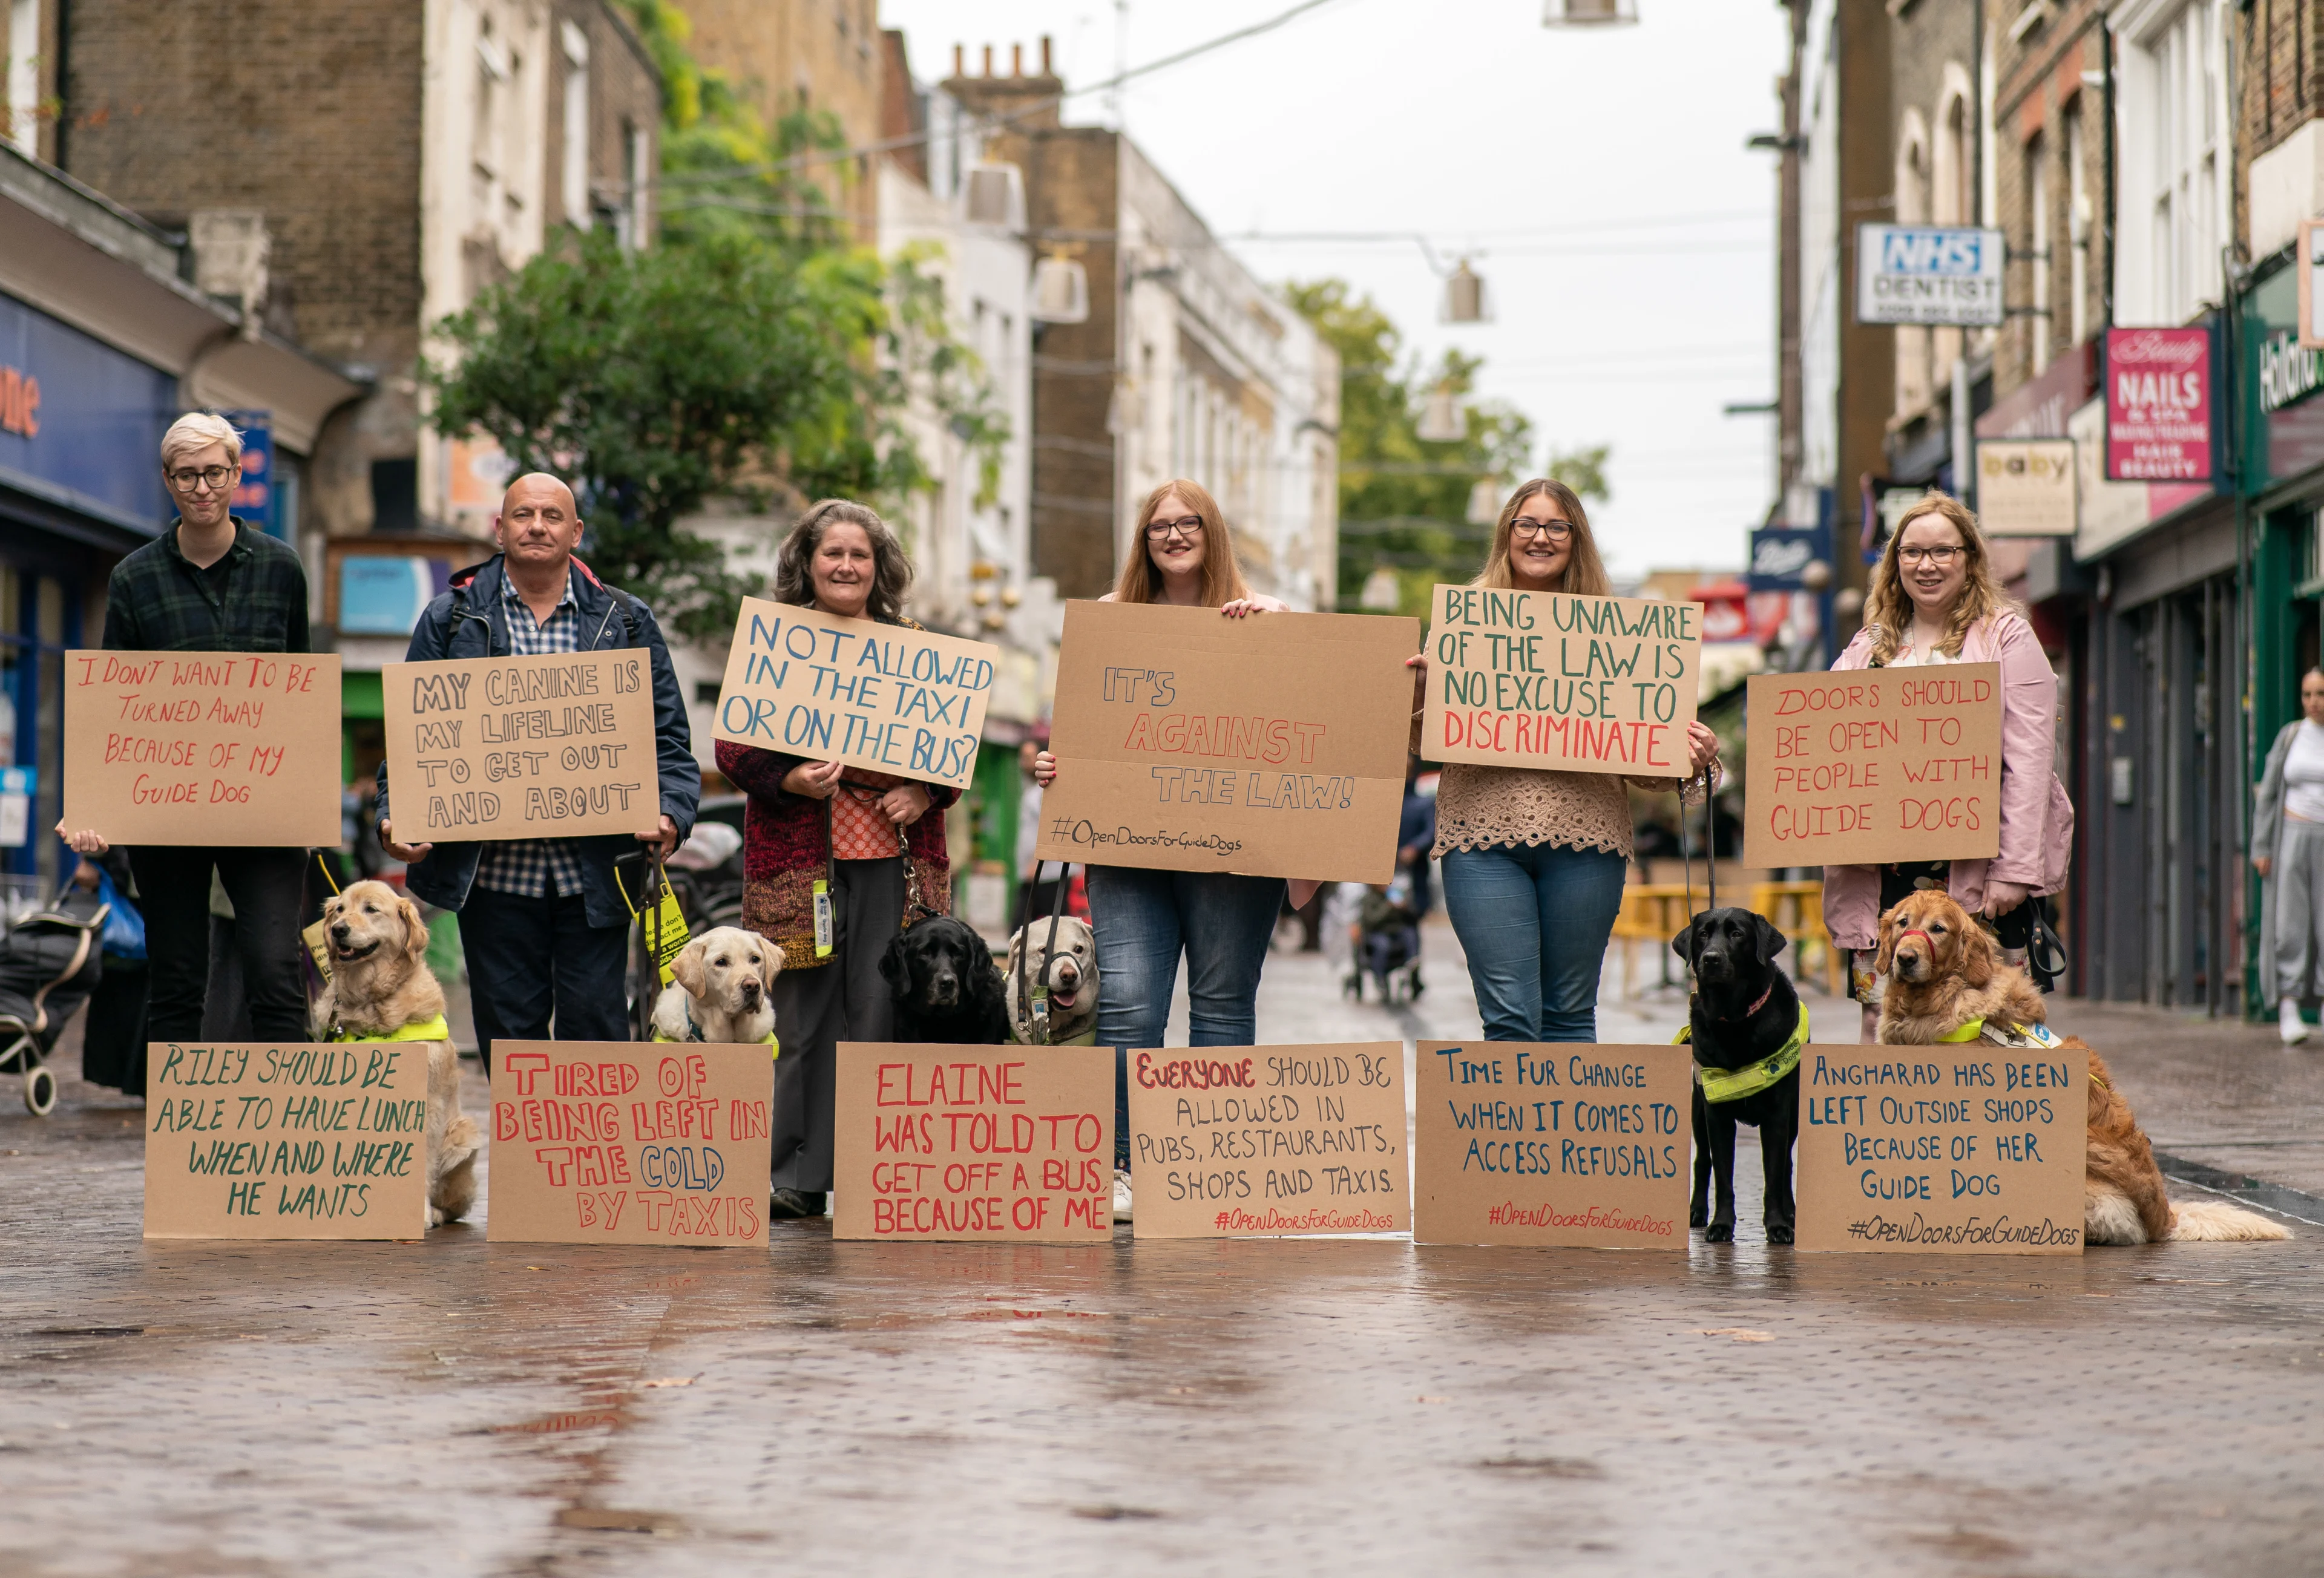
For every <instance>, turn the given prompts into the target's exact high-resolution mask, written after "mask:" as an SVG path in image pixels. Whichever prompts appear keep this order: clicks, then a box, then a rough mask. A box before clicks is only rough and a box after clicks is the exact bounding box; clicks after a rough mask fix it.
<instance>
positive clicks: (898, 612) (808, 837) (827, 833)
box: [718, 499, 960, 1217]
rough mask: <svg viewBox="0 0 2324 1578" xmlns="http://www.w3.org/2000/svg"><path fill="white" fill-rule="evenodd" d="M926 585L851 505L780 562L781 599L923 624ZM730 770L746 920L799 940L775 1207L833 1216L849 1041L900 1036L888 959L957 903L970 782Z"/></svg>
mask: <svg viewBox="0 0 2324 1578" xmlns="http://www.w3.org/2000/svg"><path fill="white" fill-rule="evenodd" d="M911 584H912V564H911V561H910V560H909V559H908V558H907V557H906V556H905V554H904V547H903V545H902V544H901V543H899V542H898V541H897V540H896V534H895V533H894V532H892V531H890V530H889V529H888V523H887V522H886V521H883V520H881V518H880V517H879V515H878V514H877V513H876V512H874V511H873V510H871V509H867V508H866V507H865V506H863V505H861V504H858V503H855V502H853V500H846V499H826V500H823V501H822V502H821V503H819V504H816V505H815V506H814V507H813V508H811V509H808V510H807V513H806V514H805V515H802V516H800V517H799V520H798V525H797V526H795V527H793V528H791V534H790V536H789V537H787V538H785V539H784V541H783V546H782V549H781V551H780V553H779V555H777V558H776V561H775V598H776V601H779V602H787V603H791V604H794V605H796V606H798V607H800V608H812V609H816V610H819V611H820V612H823V613H826V614H831V615H833V616H835V617H836V618H839V619H873V620H877V621H878V622H879V623H881V624H883V625H901V626H903V627H905V628H908V629H914V630H917V629H918V628H920V627H919V626H918V625H916V624H914V623H913V622H912V621H911V620H910V619H906V618H905V617H904V612H903V604H904V596H905V594H906V593H907V592H908V591H910V589H911ZM718 770H719V771H720V772H722V773H724V774H725V775H726V777H727V779H728V781H729V782H731V783H733V784H734V786H735V787H736V788H738V789H741V790H742V792H743V793H744V794H746V795H748V796H749V804H748V805H747V807H746V808H745V811H744V815H743V823H742V878H743V886H742V923H743V924H744V925H745V926H748V927H749V928H751V930H752V931H757V932H759V933H760V934H761V935H762V936H765V937H767V938H769V939H770V940H772V941H773V942H775V943H776V944H777V945H778V946H779V947H780V948H781V949H782V950H783V969H782V973H781V974H780V975H779V976H778V977H775V985H774V990H773V992H772V994H771V995H772V998H773V1002H774V1008H775V1023H776V1027H777V1030H778V1032H779V1034H780V1035H781V1037H782V1048H783V1050H782V1056H781V1057H780V1058H779V1059H777V1060H776V1062H775V1099H774V1113H773V1118H774V1161H773V1172H772V1177H771V1179H770V1182H771V1183H772V1185H773V1190H774V1192H773V1196H772V1199H771V1202H770V1206H769V1210H770V1213H771V1214H772V1215H773V1216H778V1217H785V1216H821V1215H822V1214H823V1210H824V1204H825V1200H824V1197H825V1192H826V1191H827V1190H829V1189H830V1188H831V1162H832V1122H833V1098H834V1094H835V1067H836V1062H837V1056H838V1054H837V1048H838V1045H839V1043H840V1042H841V1041H888V1040H890V1039H892V1038H893V1033H894V1021H895V1012H894V1004H893V1001H892V999H891V997H890V987H889V985H888V983H887V982H886V981H885V980H884V979H882V978H881V974H880V959H881V955H882V954H883V953H885V952H886V951H887V949H888V944H889V942H890V940H893V939H894V938H895V937H896V936H897V935H898V934H899V932H901V931H902V930H903V927H904V912H905V906H906V905H907V904H911V905H913V906H915V907H916V908H921V909H924V910H926V911H927V912H928V913H936V914H942V913H945V912H946V911H948V910H949V909H950V907H951V896H952V862H951V858H950V857H949V856H948V855H947V853H946V851H945V825H944V816H943V814H942V813H943V812H944V810H945V807H947V806H949V805H950V804H951V803H953V802H954V800H955V799H957V798H958V797H959V794H960V792H959V791H958V790H956V789H954V788H951V787H950V786H948V785H946V784H919V783H914V782H911V781H910V780H908V779H905V778H901V777H898V776H896V775H892V774H888V773H875V772H871V771H870V770H869V769H867V768H863V767H859V766H841V765H840V764H839V763H837V762H818V761H816V760H813V759H812V758H810V757H798V756H788V755H786V754H784V753H782V752H780V751H770V750H761V749H758V748H756V747H753V746H745V745H736V744H734V743H733V741H731V740H723V739H722V740H720V741H719V742H718ZM932 813H933V814H932Z"/></svg>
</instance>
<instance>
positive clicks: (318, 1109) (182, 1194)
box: [145, 1041, 428, 1238]
mask: <svg viewBox="0 0 2324 1578" xmlns="http://www.w3.org/2000/svg"><path fill="white" fill-rule="evenodd" d="M427 1231H428V1048H427V1047H426V1046H425V1045H424V1044H422V1043H419V1042H403V1043H398V1044H391V1045H385V1046H379V1045H362V1044H357V1045H337V1044H335V1045H327V1046H316V1045H295V1046H267V1045H264V1044H259V1045H251V1046H242V1045H235V1046H219V1045H208V1046H180V1045H179V1044H178V1043H176V1042H175V1041H156V1042H154V1043H153V1044H152V1046H151V1047H149V1048H148V1049H147V1050H146V1073H145V1236H146V1237H148V1238H418V1237H420V1236H421V1235H422V1234H425V1233H426V1232H427Z"/></svg>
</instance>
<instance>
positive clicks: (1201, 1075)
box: [1130, 1041, 1412, 1238]
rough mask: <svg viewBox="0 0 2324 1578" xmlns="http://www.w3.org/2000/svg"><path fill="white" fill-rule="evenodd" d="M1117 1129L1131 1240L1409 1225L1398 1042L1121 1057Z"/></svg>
mask: <svg viewBox="0 0 2324 1578" xmlns="http://www.w3.org/2000/svg"><path fill="white" fill-rule="evenodd" d="M1130 1187H1131V1192H1132V1193H1133V1194H1134V1195H1135V1196H1136V1197H1137V1201H1138V1216H1137V1219H1136V1220H1137V1234H1138V1236H1139V1237H1140V1238H1268V1237H1276V1236H1279V1235H1295V1234H1313V1233H1401V1232H1403V1231H1404V1230H1405V1229H1406V1228H1407V1227H1409V1226H1410V1225H1412V1179H1411V1163H1410V1160H1409V1158H1407V1157H1406V1154H1405V1143H1404V1047H1403V1045H1402V1043H1400V1042H1397V1041H1371V1042H1340V1043H1335V1044H1332V1045H1327V1046H1279V1047H1199V1048H1196V1049H1194V1050H1191V1051H1187V1050H1178V1049H1176V1048H1174V1049H1172V1050H1168V1051H1140V1052H1132V1053H1130Z"/></svg>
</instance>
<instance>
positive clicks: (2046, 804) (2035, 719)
mask: <svg viewBox="0 0 2324 1578" xmlns="http://www.w3.org/2000/svg"><path fill="white" fill-rule="evenodd" d="M1942 663H1998V664H2000V665H2001V789H2000V801H2001V853H2000V854H1999V855H1998V856H1997V857H1995V858H1993V859H1991V860H1932V861H1921V862H1908V863H1904V864H1901V865H1889V866H1827V867H1824V872H1823V919H1824V925H1825V926H1826V927H1827V928H1829V929H1830V931H1831V937H1832V940H1833V942H1835V943H1837V944H1838V945H1839V946H1840V947H1842V948H1845V949H1849V950H1852V951H1853V953H1854V956H1855V961H1854V968H1852V969H1851V970H1850V971H1849V979H1850V981H1851V982H1852V984H1853V986H1854V995H1855V996H1856V999H1857V1001H1858V1002H1859V1003H1861V1004H1862V1005H1864V1031H1863V1039H1864V1040H1865V1041H1871V1040H1872V1039H1873V1030H1874V1027H1875V1026H1876V1025H1877V1023H1879V1016H1880V1006H1879V1005H1880V982H1879V981H1878V980H1877V977H1875V976H1874V974H1873V970H1872V961H1873V957H1874V950H1875V949H1876V948H1877V945H1878V937H1877V932H1878V931H1879V926H1880V917H1881V915H1882V914H1883V913H1886V911H1887V909H1888V907H1889V906H1890V905H1891V904H1895V903H1896V902H1898V901H1899V900H1901V899H1903V898H1904V896H1905V895H1908V894H1910V893H1912V892H1913V891H1914V889H1915V888H1930V887H1939V886H1941V887H1944V888H1946V889H1948V890H1949V891H1950V893H1951V894H1952V895H1953V897H1954V898H1956V899H1958V900H1960V903H1961V905H1962V907H1963V908H1965V909H1967V910H1968V911H1969V913H1971V914H1973V915H1982V916H1983V917H1985V922H1986V925H1987V928H1988V929H1989V930H1990V931H1992V932H1993V933H1994V935H1995V938H1996V940H1998V941H1999V942H2000V944H2001V948H2002V952H2003V954H2004V956H2005V957H2006V958H2007V959H2009V960H2010V962H2012V963H2014V964H2022V963H2023V962H2024V958H2025V950H2026V948H2027V946H2028V945H2029V943H2030V942H2031V940H2032V931H2033V909H2032V907H2031V906H2030V905H2028V904H2027V903H2026V902H2025V901H2026V900H2027V899H2028V898H2031V897H2033V896H2035V895H2042V894H2052V893H2056V892H2057V891H2058V890H2059V889H2060V888H2061V887H2063V886H2064V885H2065V882H2066V862H2067V859H2068V858H2069V856H2070V853H2071V851H2072V847H2073V840H2074V808H2073V804H2072V803H2071V802H2070V801H2069V800H2068V799H2067V798H2066V791H2065V787H2064V785H2062V784H2060V783H2059V782H2058V779H2057V775H2056V774H2055V772H2054V771H2053V770H2052V757H2053V756H2054V755H2055V753H2056V748H2057V746H2056V729H2057V718H2058V681H2057V676H2056V675H2055V674H2052V672H2051V670H2050V660H2049V658H2048V657H2047V656H2044V655H2043V651H2042V643H2041V641H2040V640H2039V639H2038V638H2036V637H2035V636H2034V634H2033V627H2032V626H2031V625H2028V624H2027V623H2026V622H2025V616H2024V614H2023V613H2022V612H2020V611H2019V610H2018V608H2017V605H2016V604H2015V602H2013V601H2010V598H2009V596H2008V594H2007V593H2006V592H2003V591H2002V590H2001V587H2000V584H1999V583H1997V582H1996V581H1995V580H1994V578H1993V561H1992V558H1991V556H1990V555H1988V554H1987V552H1986V547H1985V534H1984V533H1983V532H1982V531H1980V530H1979V529H1978V524H1977V517H1976V516H1974V515H1971V514H1970V513H1969V510H1968V509H1966V508H1964V507H1963V506H1962V504H1961V503H1960V500H1957V499H1954V498H1951V497H1950V496H1949V495H1947V494H1943V493H1939V492H1934V491H1932V492H1931V493H1929V494H1928V496H1927V497H1925V498H1923V499H1922V500H1920V502H1918V503H1916V504H1914V506H1913V507H1912V509H1909V510H1907V511H1906V512H1905V515H1904V519H1903V520H1901V521H1899V522H1897V525H1896V532H1895V536H1894V537H1891V538H1889V541H1888V551H1887V552H1886V554H1884V555H1881V559H1880V564H1879V567H1878V568H1877V570H1875V571H1874V572H1873V575H1872V589H1871V593H1870V595H1869V596H1868V597H1867V599H1866V601H1865V604H1864V628H1862V629H1861V630H1858V632H1857V633H1856V639H1855V640H1853V641H1851V642H1849V644H1848V650H1847V651H1845V652H1843V653H1841V654H1840V661H1839V662H1837V663H1835V664H1833V665H1832V667H1833V668H1834V669H1835V670H1839V669H1852V668H1911V667H1916V666H1926V665H1931V664H1942Z"/></svg>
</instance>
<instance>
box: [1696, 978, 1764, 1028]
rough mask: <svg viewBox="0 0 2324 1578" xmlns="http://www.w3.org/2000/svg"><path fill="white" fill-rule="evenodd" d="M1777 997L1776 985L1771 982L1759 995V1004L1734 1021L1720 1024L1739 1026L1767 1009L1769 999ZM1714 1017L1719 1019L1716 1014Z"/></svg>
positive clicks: (1722, 1021) (1755, 1004) (1736, 1017)
mask: <svg viewBox="0 0 2324 1578" xmlns="http://www.w3.org/2000/svg"><path fill="white" fill-rule="evenodd" d="M1774 995H1775V982H1773V981H1769V982H1768V983H1767V989H1766V991H1764V992H1762V993H1760V994H1759V1000H1758V1001H1757V1002H1756V1003H1754V1004H1752V1005H1751V1006H1750V1007H1748V1008H1746V1009H1745V1010H1743V1012H1742V1013H1740V1014H1737V1015H1736V1016H1735V1017H1734V1018H1733V1019H1721V1020H1720V1021H1719V1023H1721V1024H1738V1023H1742V1022H1743V1021H1744V1020H1746V1019H1748V1018H1750V1017H1751V1015H1753V1014H1757V1013H1758V1012H1759V1010H1760V1009H1762V1008H1765V1007H1766V1005H1767V999H1768V998H1770V997H1772V996H1774ZM1712 1017H1714V1018H1717V1015H1715V1014H1714V1015H1713V1016H1712Z"/></svg>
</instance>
